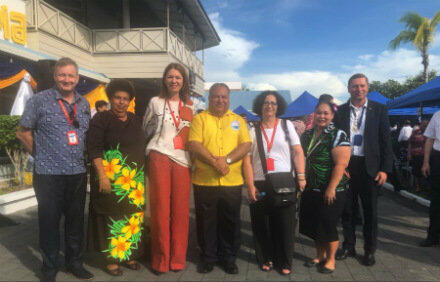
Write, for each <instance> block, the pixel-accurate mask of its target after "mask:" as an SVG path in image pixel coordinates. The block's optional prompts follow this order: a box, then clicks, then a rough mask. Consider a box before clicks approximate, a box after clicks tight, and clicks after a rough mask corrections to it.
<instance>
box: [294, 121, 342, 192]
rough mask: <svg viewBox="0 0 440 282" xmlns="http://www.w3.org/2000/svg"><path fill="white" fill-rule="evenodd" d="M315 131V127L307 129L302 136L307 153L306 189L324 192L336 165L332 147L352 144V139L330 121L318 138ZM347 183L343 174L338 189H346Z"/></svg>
mask: <svg viewBox="0 0 440 282" xmlns="http://www.w3.org/2000/svg"><path fill="white" fill-rule="evenodd" d="M313 131H314V129H310V130H307V131H306V132H304V134H303V135H302V136H301V144H302V146H303V150H304V154H305V155H306V176H307V187H306V189H310V190H313V191H321V192H324V191H325V190H326V189H327V186H328V184H329V182H330V179H331V175H332V171H333V166H334V162H333V158H332V154H331V151H332V149H333V148H335V147H338V146H350V141H349V140H348V137H347V134H346V133H345V132H344V131H343V130H340V129H337V128H335V126H334V125H333V123H330V125H329V126H328V127H327V128H326V129H324V131H323V132H322V133H321V135H320V136H319V137H318V138H316V140H314V138H313V137H314V133H313ZM347 184H348V180H347V178H346V177H345V176H342V179H341V181H340V182H339V184H338V185H337V186H336V191H337V192H339V191H344V190H345V188H346V186H347Z"/></svg>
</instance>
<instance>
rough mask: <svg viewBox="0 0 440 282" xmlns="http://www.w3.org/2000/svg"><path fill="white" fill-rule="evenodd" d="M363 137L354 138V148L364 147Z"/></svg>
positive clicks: (358, 135) (356, 136) (357, 135)
mask: <svg viewBox="0 0 440 282" xmlns="http://www.w3.org/2000/svg"><path fill="white" fill-rule="evenodd" d="M362 139H363V138H362V135H360V134H356V135H355V136H354V138H353V145H354V146H361V145H362Z"/></svg>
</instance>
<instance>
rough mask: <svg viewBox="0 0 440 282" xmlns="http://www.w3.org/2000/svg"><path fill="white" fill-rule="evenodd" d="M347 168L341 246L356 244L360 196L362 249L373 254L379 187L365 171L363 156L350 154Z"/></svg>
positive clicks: (375, 244) (349, 246) (375, 245)
mask: <svg viewBox="0 0 440 282" xmlns="http://www.w3.org/2000/svg"><path fill="white" fill-rule="evenodd" d="M348 170H349V172H350V177H351V179H350V188H349V189H348V190H347V202H346V208H345V209H344V212H343V213H342V228H343V234H344V243H343V247H344V248H354V247H355V245H356V234H355V231H356V216H355V215H356V211H357V209H358V206H359V198H360V199H361V203H362V210H363V215H364V222H363V233H364V250H365V252H367V253H372V254H374V252H375V251H376V247H377V196H378V192H379V187H378V186H377V184H376V182H375V181H374V179H373V178H372V177H371V176H369V175H368V173H367V169H366V167H365V158H363V157H355V156H352V157H351V159H350V164H349V166H348Z"/></svg>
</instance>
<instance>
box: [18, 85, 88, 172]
mask: <svg viewBox="0 0 440 282" xmlns="http://www.w3.org/2000/svg"><path fill="white" fill-rule="evenodd" d="M59 100H61V101H62V103H63V104H64V107H65V108H66V111H67V112H68V113H70V112H72V111H73V110H74V104H75V103H76V108H77V109H76V117H75V118H76V120H77V121H78V123H79V128H75V127H74V126H73V125H70V124H69V122H68V121H67V118H66V116H65V114H64V111H63V110H62V108H61V106H60V104H59V102H58V101H59ZM89 121H90V105H89V102H88V101H87V100H86V99H85V98H84V97H82V96H81V95H79V94H78V93H75V97H74V103H72V104H69V103H68V102H66V101H65V100H63V99H62V96H61V94H60V93H59V92H58V90H57V89H56V88H51V89H47V90H44V91H42V92H40V93H37V94H35V95H34V96H32V98H30V99H29V101H28V102H27V103H26V107H25V109H24V112H23V115H22V117H21V120H20V125H21V126H23V127H26V128H29V129H31V130H32V133H33V138H34V145H33V146H34V148H33V150H34V155H35V172H36V173H38V174H49V175H74V174H79V173H85V172H86V167H85V155H84V140H85V133H86V131H87V128H88V127H89ZM69 131H75V132H76V134H77V136H78V145H72V146H71V145H69V142H68V138H67V133H68V132H69Z"/></svg>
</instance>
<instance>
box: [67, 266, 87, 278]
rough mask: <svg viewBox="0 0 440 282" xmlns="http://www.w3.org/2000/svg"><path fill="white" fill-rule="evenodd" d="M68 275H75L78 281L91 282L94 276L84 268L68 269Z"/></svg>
mask: <svg viewBox="0 0 440 282" xmlns="http://www.w3.org/2000/svg"><path fill="white" fill-rule="evenodd" d="M67 273H71V274H73V276H75V277H76V278H78V279H81V280H91V279H93V274H92V273H90V272H89V271H87V270H86V269H85V268H84V267H82V266H79V267H72V268H68V269H67Z"/></svg>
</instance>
